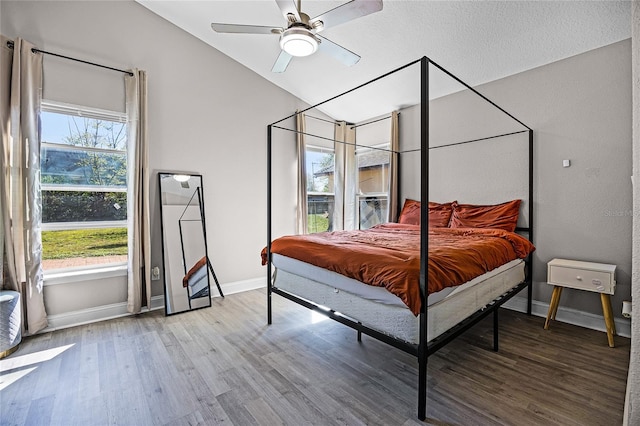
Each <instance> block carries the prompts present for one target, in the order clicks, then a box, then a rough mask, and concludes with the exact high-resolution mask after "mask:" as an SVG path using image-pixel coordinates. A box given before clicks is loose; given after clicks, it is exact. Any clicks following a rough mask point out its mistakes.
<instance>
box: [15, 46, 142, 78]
mask: <svg viewBox="0 0 640 426" xmlns="http://www.w3.org/2000/svg"><path fill="white" fill-rule="evenodd" d="M13 45H14V43H13V41H11V40H9V41H8V42H7V47H8V48H9V49H13ZM31 51H32V52H33V53H43V54H45V55H51V56H57V57H58V58H63V59H69V60H70V61H76V62H81V63H83V64H87V65H93V66H94V67H100V68H105V69H108V70H112V71H118V72H121V73H123V74H129V75H130V76H132V77H133V73H132V72H131V71H126V70H121V69H118V68H113V67H109V66H107V65H101V64H96V63H95V62H89V61H85V60H82V59H77V58H72V57H70V56H65V55H60V54H59V53H53V52H47V51H46V50H40V49H36V48H33V49H31Z"/></svg>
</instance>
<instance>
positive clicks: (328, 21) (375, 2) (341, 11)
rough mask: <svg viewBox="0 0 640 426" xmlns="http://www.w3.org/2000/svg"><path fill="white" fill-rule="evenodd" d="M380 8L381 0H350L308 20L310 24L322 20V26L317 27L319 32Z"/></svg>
mask: <svg viewBox="0 0 640 426" xmlns="http://www.w3.org/2000/svg"><path fill="white" fill-rule="evenodd" d="M380 10H382V0H351V1H350V2H348V3H345V4H342V5H340V6H338V7H336V8H334V9H331V10H330V11H328V12H325V13H323V14H322V15H318V16H316V17H315V18H313V19H311V20H310V24H311V26H314V25H313V24H314V22H317V21H322V26H320V27H318V29H317V32H319V31H322V30H324V29H326V28H329V27H335V26H336V25H340V24H343V23H345V22H347V21H351V20H353V19H356V18H360V17H362V16H366V15H369V14H371V13H374V12H378V11H380Z"/></svg>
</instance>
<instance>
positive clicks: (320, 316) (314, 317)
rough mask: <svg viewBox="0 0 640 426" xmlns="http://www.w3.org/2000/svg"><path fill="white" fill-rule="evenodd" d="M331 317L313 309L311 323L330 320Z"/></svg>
mask: <svg viewBox="0 0 640 426" xmlns="http://www.w3.org/2000/svg"><path fill="white" fill-rule="evenodd" d="M328 319H329V317H328V316H326V315H323V314H321V313H319V312H316V311H311V324H316V323H319V322H322V321H325V320H328Z"/></svg>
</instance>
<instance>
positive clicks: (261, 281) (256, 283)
mask: <svg viewBox="0 0 640 426" xmlns="http://www.w3.org/2000/svg"><path fill="white" fill-rule="evenodd" d="M266 286H267V278H266V277H262V278H252V279H250V280H243V281H234V282H232V283H227V284H221V285H220V287H222V292H223V293H224V295H225V296H227V295H229V294H234V293H242V292H243V291H249V290H255V289H258V288H263V287H266ZM211 293H212V294H213V297H220V295H219V294H218V289H217V288H216V284H215V283H212V285H211Z"/></svg>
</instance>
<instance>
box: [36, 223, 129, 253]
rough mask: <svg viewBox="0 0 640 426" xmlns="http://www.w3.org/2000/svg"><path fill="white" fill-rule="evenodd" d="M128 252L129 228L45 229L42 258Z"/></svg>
mask: <svg viewBox="0 0 640 426" xmlns="http://www.w3.org/2000/svg"><path fill="white" fill-rule="evenodd" d="M123 254H124V255H126V254H127V228H104V229H75V230H71V231H43V232H42V259H43V260H48V259H67V258H71V257H94V256H111V255H123Z"/></svg>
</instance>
